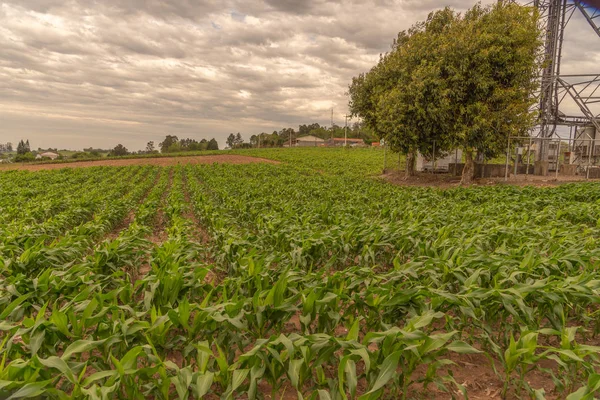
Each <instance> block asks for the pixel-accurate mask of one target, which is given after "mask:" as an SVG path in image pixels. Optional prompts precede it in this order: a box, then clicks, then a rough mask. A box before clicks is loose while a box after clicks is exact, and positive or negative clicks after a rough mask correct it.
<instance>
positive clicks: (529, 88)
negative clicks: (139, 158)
mask: <svg viewBox="0 0 600 400" xmlns="http://www.w3.org/2000/svg"><path fill="white" fill-rule="evenodd" d="M539 39H540V32H539V29H538V25H537V14H536V13H535V10H534V9H533V8H530V7H523V6H520V5H517V4H514V3H504V2H498V3H496V4H495V5H493V6H490V7H485V8H484V7H482V6H480V5H476V6H475V7H473V8H472V9H471V10H469V11H468V12H467V13H465V14H464V15H460V14H458V13H455V12H453V11H452V10H450V9H449V8H446V9H444V10H440V11H437V12H434V13H432V14H430V15H429V17H428V19H427V20H426V21H425V22H422V23H418V24H416V25H414V26H413V27H412V28H411V29H409V30H408V31H404V32H400V34H399V35H398V38H397V39H396V40H395V41H394V44H393V46H392V50H391V51H390V52H389V53H387V54H386V55H384V56H382V57H381V58H380V61H379V63H378V64H377V65H376V66H374V67H373V68H372V69H371V70H370V71H369V72H368V73H366V74H361V75H359V76H358V77H356V78H354V79H353V80H352V83H351V85H350V90H349V94H350V103H349V106H350V111H351V112H352V114H354V115H358V116H360V117H362V118H363V121H364V122H365V124H366V125H367V126H368V127H370V128H372V129H373V130H374V131H375V133H376V134H377V136H379V137H380V138H383V139H385V141H386V142H387V143H388V144H389V145H390V147H391V149H392V150H394V151H398V152H401V153H404V154H406V155H407V167H406V174H407V175H411V174H412V173H413V171H414V159H415V157H414V156H415V154H416V152H417V151H418V152H420V153H421V154H424V155H432V154H433V148H434V147H435V149H436V153H438V154H437V155H438V156H439V155H440V154H439V153H443V152H445V151H449V150H452V149H453V148H455V147H457V146H458V147H461V148H462V149H463V150H464V152H465V155H466V160H467V163H466V165H465V169H464V171H463V182H464V183H470V182H471V181H472V178H473V171H474V167H473V154H474V153H476V152H479V153H483V154H485V155H486V156H488V157H493V156H496V155H498V154H499V153H501V152H502V151H503V149H504V148H505V147H506V142H507V139H508V136H509V135H513V136H514V135H520V134H525V133H526V132H527V130H528V129H529V128H530V127H531V126H532V124H533V122H534V118H535V116H534V115H533V114H531V113H530V112H529V109H530V106H531V104H532V101H533V96H532V92H533V91H534V90H535V85H536V79H535V78H536V73H537V71H538V68H539V65H538V63H537V61H538V59H537V57H536V53H537V50H538V48H539V46H540V40H539ZM434 143H435V146H434Z"/></svg>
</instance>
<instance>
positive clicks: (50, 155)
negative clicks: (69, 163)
mask: <svg viewBox="0 0 600 400" xmlns="http://www.w3.org/2000/svg"><path fill="white" fill-rule="evenodd" d="M43 157H48V158H49V159H51V160H56V159H57V158H58V154H56V153H52V152H51V151H47V152H45V153H40V154H38V155H37V156H35V158H36V160H39V159H41V158H43Z"/></svg>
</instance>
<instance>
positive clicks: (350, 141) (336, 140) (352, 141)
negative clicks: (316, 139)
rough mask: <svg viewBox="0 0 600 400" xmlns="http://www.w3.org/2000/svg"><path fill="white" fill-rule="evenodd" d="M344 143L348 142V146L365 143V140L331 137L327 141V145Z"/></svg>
mask: <svg viewBox="0 0 600 400" xmlns="http://www.w3.org/2000/svg"><path fill="white" fill-rule="evenodd" d="M345 143H348V146H362V145H365V141H364V140H362V139H350V138H348V139H346V138H332V139H329V140H328V141H327V145H328V146H343V145H344V144H345ZM365 146H366V145H365Z"/></svg>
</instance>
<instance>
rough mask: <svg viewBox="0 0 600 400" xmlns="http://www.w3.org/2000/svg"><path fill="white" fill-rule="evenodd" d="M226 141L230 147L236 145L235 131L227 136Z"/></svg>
mask: <svg viewBox="0 0 600 400" xmlns="http://www.w3.org/2000/svg"><path fill="white" fill-rule="evenodd" d="M225 142H226V143H227V146H229V148H230V149H233V148H234V147H235V135H234V134H233V133H230V134H229V136H227V140H226V141H225Z"/></svg>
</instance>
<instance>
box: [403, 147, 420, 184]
mask: <svg viewBox="0 0 600 400" xmlns="http://www.w3.org/2000/svg"><path fill="white" fill-rule="evenodd" d="M416 161H417V155H416V154H415V152H414V151H409V152H408V153H407V154H406V169H405V170H404V179H408V178H410V177H411V176H415V163H416Z"/></svg>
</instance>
